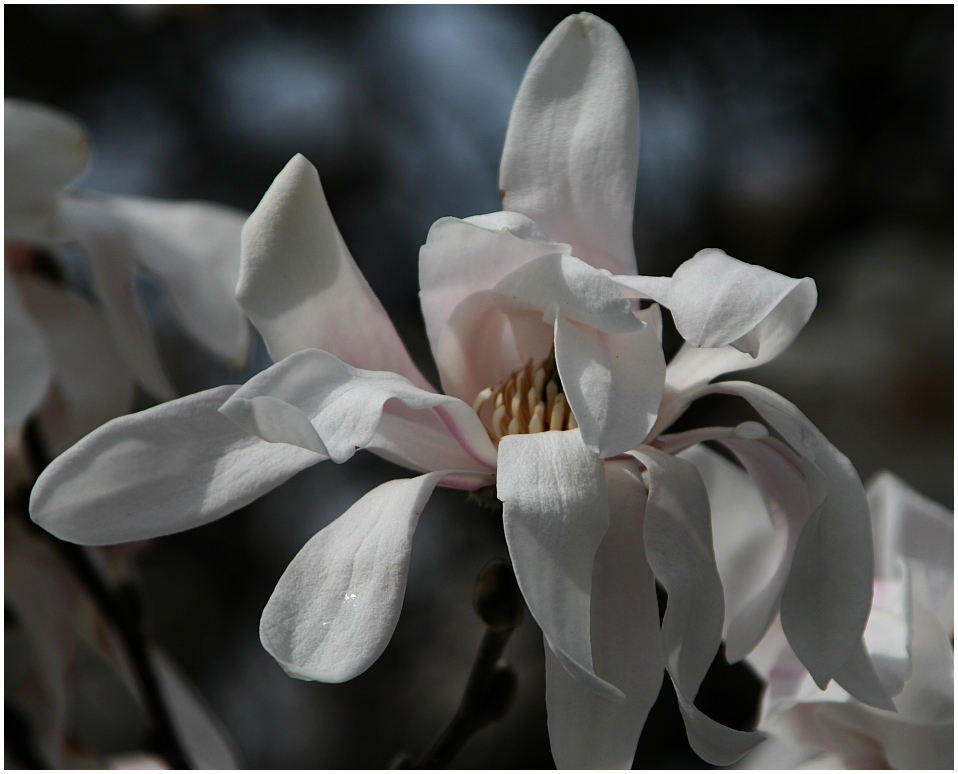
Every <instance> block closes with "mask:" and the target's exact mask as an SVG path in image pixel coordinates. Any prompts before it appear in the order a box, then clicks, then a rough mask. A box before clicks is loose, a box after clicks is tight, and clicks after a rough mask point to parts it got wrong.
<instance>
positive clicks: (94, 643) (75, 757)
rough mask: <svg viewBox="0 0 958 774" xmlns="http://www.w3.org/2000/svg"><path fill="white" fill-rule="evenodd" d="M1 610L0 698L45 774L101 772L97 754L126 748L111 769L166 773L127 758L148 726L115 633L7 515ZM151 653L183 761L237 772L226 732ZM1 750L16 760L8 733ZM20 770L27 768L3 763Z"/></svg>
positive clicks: (116, 564)
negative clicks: (0, 666) (0, 673)
mask: <svg viewBox="0 0 958 774" xmlns="http://www.w3.org/2000/svg"><path fill="white" fill-rule="evenodd" d="M114 553H115V552H114ZM100 556H103V555H102V554H101V555H100ZM107 558H110V557H107ZM129 558H130V557H129V556H128V557H127V558H126V560H124V559H122V558H116V557H114V558H113V562H112V564H113V566H112V567H111V569H113V570H114V571H123V569H124V568H123V566H122V565H124V564H126V563H128V561H129ZM4 604H5V605H6V608H7V620H6V623H5V627H4V632H5V637H4V656H5V657H4V677H5V679H4V699H5V702H6V703H7V705H8V706H11V707H13V708H15V710H16V711H17V712H19V713H20V715H21V717H22V718H23V719H24V720H25V721H26V722H27V723H28V729H27V731H28V738H27V741H28V742H29V743H31V744H32V747H33V748H34V752H35V754H37V755H39V756H40V758H41V762H42V763H44V764H46V765H47V766H50V767H52V768H104V764H110V763H111V761H110V760H107V759H106V758H105V757H104V753H107V752H113V751H117V750H124V748H125V749H126V751H127V752H129V753H131V755H128V756H121V757H120V759H119V761H112V764H113V765H112V767H118V765H119V764H120V763H124V762H125V763H126V764H132V763H134V762H136V761H139V763H140V764H141V765H139V766H137V767H147V768H168V765H166V764H165V762H163V761H162V759H157V758H156V757H155V756H147V755H145V754H140V755H138V756H136V757H134V756H133V755H132V754H133V753H134V752H135V751H136V749H137V747H138V746H139V745H142V743H143V741H144V739H143V737H144V734H145V732H146V731H147V730H148V728H149V720H148V718H147V717H146V714H145V711H144V709H143V705H142V703H141V700H140V698H139V696H140V693H139V688H138V687H137V682H136V679H135V678H134V676H133V672H132V671H131V668H130V665H129V663H128V662H127V656H126V651H125V650H124V648H123V647H122V645H121V643H120V641H119V639H118V637H117V635H116V634H115V633H114V631H113V630H112V629H111V628H110V626H108V625H107V623H106V622H105V620H104V618H103V617H102V616H101V614H100V612H99V610H98V609H97V607H96V606H95V605H94V604H93V603H92V602H91V601H90V599H89V597H88V596H87V595H86V594H85V593H84V592H83V591H82V589H81V587H80V585H79V584H78V583H77V580H76V577H75V575H74V574H73V571H72V569H71V568H70V567H69V566H68V565H67V564H66V562H64V561H63V559H62V558H61V556H60V554H58V553H57V552H56V551H55V550H53V548H52V546H51V545H50V542H49V540H47V539H43V538H42V537H41V536H40V535H37V534H35V533H34V532H32V531H31V530H30V529H28V528H27V526H26V523H25V521H24V519H23V517H22V516H20V515H19V514H16V513H14V512H12V511H10V510H8V511H7V513H6V514H5V518H4ZM151 655H152V659H153V666H154V669H155V670H156V674H157V679H158V680H159V683H160V689H161V691H162V692H163V696H164V698H165V700H166V704H167V707H168V709H169V712H170V717H171V719H172V721H173V725H174V727H175V729H176V732H177V735H178V737H179V739H180V740H181V744H182V746H183V749H184V750H185V752H186V754H187V756H188V758H189V759H190V761H191V763H192V764H193V765H194V766H195V767H196V768H200V769H234V768H237V766H238V758H237V756H236V753H235V752H234V748H233V744H232V742H231V741H230V740H229V736H228V734H227V733H226V732H225V731H224V730H223V729H222V727H221V725H220V723H219V721H218V720H217V719H216V718H215V717H214V716H213V715H212V713H210V711H209V710H208V709H207V707H206V705H205V702H204V701H203V699H202V698H201V697H200V696H199V694H198V693H197V691H196V689H195V688H194V687H193V686H192V685H191V684H190V682H189V681H188V680H187V679H186V678H185V677H184V676H183V675H182V674H181V673H180V671H179V669H178V668H177V667H176V666H174V664H173V662H172V661H171V660H170V658H169V657H168V656H166V655H165V654H164V653H163V652H162V651H160V650H159V649H158V648H155V647H154V648H152V649H151ZM7 745H8V747H7V750H8V752H11V751H12V752H14V755H15V752H16V751H15V749H14V748H12V746H11V740H10V739H9V733H8V739H7ZM25 763H30V762H29V761H17V760H14V761H13V762H11V764H10V765H11V766H14V767H16V766H20V765H23V764H25ZM147 764H150V765H147ZM158 764H163V765H158ZM124 767H126V766H124Z"/></svg>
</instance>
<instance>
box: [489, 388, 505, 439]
mask: <svg viewBox="0 0 958 774" xmlns="http://www.w3.org/2000/svg"><path fill="white" fill-rule="evenodd" d="M499 397H502V395H501V394H500V396H499ZM505 418H506V407H505V406H504V405H503V404H501V403H500V404H499V405H498V406H496V410H495V411H494V412H493V414H492V435H493V438H492V440H493V441H498V440H499V439H500V438H502V436H504V435H505V432H504V431H503V429H502V423H503V420H504V419H505Z"/></svg>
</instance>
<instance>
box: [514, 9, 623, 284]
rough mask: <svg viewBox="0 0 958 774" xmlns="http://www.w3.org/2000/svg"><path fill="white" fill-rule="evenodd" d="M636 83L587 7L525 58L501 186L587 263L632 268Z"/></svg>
mask: <svg viewBox="0 0 958 774" xmlns="http://www.w3.org/2000/svg"><path fill="white" fill-rule="evenodd" d="M638 162H639V92H638V87H637V85H636V80H635V68H634V67H633V66H632V59H631V57H630V56H629V51H628V49H627V48H626V47H625V44H624V43H623V42H622V38H620V37H619V34H618V33H617V32H616V31H615V29H614V28H613V27H612V25H610V24H607V23H606V22H604V21H602V20H601V19H599V18H597V17H595V16H593V15H592V14H587V13H581V14H577V15H575V16H570V17H568V18H566V19H565V20H563V21H562V22H561V23H560V24H559V25H558V26H557V27H556V28H555V29H554V30H553V31H552V33H551V34H550V35H549V37H548V38H546V39H545V41H544V42H543V43H542V45H541V46H539V50H538V51H537V52H536V55H535V56H534V57H533V58H532V61H531V62H530V63H529V67H528V69H527V70H526V74H525V77H524V78H523V80H522V85H521V86H520V87H519V93H518V94H517V95H516V101H515V103H514V104H513V107H512V115H511V116H510V118H509V128H508V129H507V131H506V142H505V147H504V148H503V151H502V165H501V167H500V169H499V187H500V189H501V191H500V193H501V195H502V202H503V207H504V208H505V209H508V210H514V211H516V212H521V213H523V214H524V215H528V216H529V217H530V218H532V219H533V220H534V221H535V222H536V223H538V224H539V225H540V226H541V227H542V229H543V230H544V231H545V232H546V233H547V234H548V235H549V236H550V237H551V238H552V239H555V240H558V241H562V242H568V243H569V244H571V245H572V250H573V252H574V253H575V254H577V255H579V256H580V257H581V258H583V259H584V260H586V261H588V262H589V263H590V264H592V265H593V266H596V267H598V268H602V269H609V270H610V271H612V272H615V273H617V274H634V273H635V253H634V250H633V247H632V206H633V202H634V200H635V180H636V170H637V168H638Z"/></svg>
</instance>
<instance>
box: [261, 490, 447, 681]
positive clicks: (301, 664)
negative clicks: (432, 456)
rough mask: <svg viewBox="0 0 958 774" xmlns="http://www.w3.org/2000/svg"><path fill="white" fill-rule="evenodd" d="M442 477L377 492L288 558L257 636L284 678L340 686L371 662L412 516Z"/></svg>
mask: <svg viewBox="0 0 958 774" xmlns="http://www.w3.org/2000/svg"><path fill="white" fill-rule="evenodd" d="M445 473H446V471H440V472H438V473H429V474H427V475H425V476H419V477H418V478H409V479H396V480H395V481H387V482H386V483H385V484H381V485H380V486H378V487H376V488H375V489H373V490H372V491H371V492H369V493H367V494H366V495H364V496H363V497H362V498H361V499H360V500H359V501H358V502H356V503H355V504H354V505H353V506H352V507H351V508H350V509H349V510H347V511H346V512H345V513H344V514H343V515H342V516H340V517H339V518H338V519H336V521H334V522H333V523H332V524H330V525H329V526H328V527H325V528H324V529H322V530H320V531H319V532H317V533H316V534H315V535H314V536H313V537H312V538H311V539H310V541H309V542H308V543H306V545H305V546H303V548H302V549H300V552H299V553H298V554H296V557H295V558H294V559H293V561H292V562H290V564H289V567H287V568H286V572H284V573H283V576H282V577H281V578H280V579H279V583H277V584H276V589H275V590H274V591H273V594H272V596H271V597H270V599H269V602H267V604H266V608H265V609H264V610H263V617H262V619H261V620H260V630H259V632H260V639H261V640H262V642H263V647H265V648H266V650H268V651H269V653H270V654H271V655H272V656H273V658H275V659H276V660H277V661H278V662H279V663H280V665H281V666H282V667H283V669H285V670H286V672H287V674H289V675H290V676H292V677H298V678H300V679H301V680H321V681H323V682H327V683H341V682H344V681H346V680H350V679H352V678H353V677H356V675H359V674H361V673H362V672H365V671H366V670H367V669H368V668H369V667H370V666H371V665H372V664H373V662H374V661H375V660H376V659H377V658H379V656H380V655H381V654H382V652H383V651H384V650H385V649H386V645H388V644H389V640H390V638H391V637H392V634H393V630H394V629H395V628H396V622H397V621H398V620H399V612H400V610H401V609H402V603H403V596H404V595H405V593H406V577H407V575H408V574H409V552H410V550H411V549H412V536H413V533H414V532H415V530H416V525H417V524H418V522H419V516H420V514H421V513H422V510H423V508H424V507H425V505H426V502H427V501H428V500H429V497H430V495H432V491H433V489H434V488H435V486H436V484H437V483H438V482H439V480H440V479H441V478H442V477H443V475H445Z"/></svg>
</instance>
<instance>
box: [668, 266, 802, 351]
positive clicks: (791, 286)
mask: <svg viewBox="0 0 958 774" xmlns="http://www.w3.org/2000/svg"><path fill="white" fill-rule="evenodd" d="M817 300H818V293H817V291H816V289H815V282H814V281H813V280H811V279H809V278H808V277H806V278H805V279H801V280H797V279H792V278H791V277H786V276H785V275H783V274H779V273H777V272H774V271H769V270H768V269H765V268H763V267H761V266H754V265H752V264H750V263H744V262H742V261H739V260H736V259H735V258H731V257H729V256H728V255H726V254H725V253H724V252H722V251H721V250H715V249H707V250H700V251H699V252H698V253H696V254H695V255H694V256H693V257H692V258H691V259H689V260H688V261H686V262H685V263H683V264H682V265H681V266H679V268H678V269H676V270H675V274H673V275H672V284H671V287H670V288H669V304H668V306H669V308H670V309H671V310H672V316H673V318H674V319H675V327H676V328H678V331H679V333H681V334H682V338H684V339H685V340H686V341H687V342H689V344H692V345H693V346H696V347H721V346H725V345H726V344H733V345H737V348H739V349H741V350H742V351H743V352H748V353H749V354H750V355H751V356H752V357H757V356H758V355H760V354H762V350H763V349H769V350H771V351H772V352H774V355H772V356H771V357H774V356H775V355H777V354H779V353H780V352H782V351H783V350H784V349H785V348H786V347H788V345H789V344H791V343H792V341H794V340H795V337H796V336H797V335H798V333H799V331H801V329H802V328H803V327H804V326H805V323H806V322H808V318H809V317H811V314H812V312H813V311H814V310H815V304H816V303H817ZM747 336H748V337H749V338H748V340H747V341H741V340H742V339H743V338H745V337H747Z"/></svg>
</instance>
